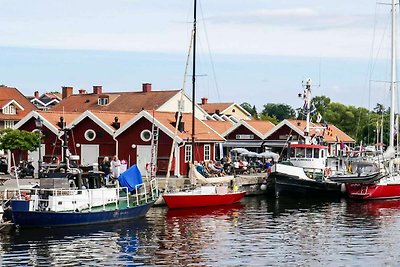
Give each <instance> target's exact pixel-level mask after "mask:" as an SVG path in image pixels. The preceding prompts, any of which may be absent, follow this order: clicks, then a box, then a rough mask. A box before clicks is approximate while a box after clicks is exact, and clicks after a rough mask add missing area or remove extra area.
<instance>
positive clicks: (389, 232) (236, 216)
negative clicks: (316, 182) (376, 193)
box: [0, 197, 400, 266]
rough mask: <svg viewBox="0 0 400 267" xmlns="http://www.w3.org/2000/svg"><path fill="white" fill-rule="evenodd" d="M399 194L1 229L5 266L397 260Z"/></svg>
mask: <svg viewBox="0 0 400 267" xmlns="http://www.w3.org/2000/svg"><path fill="white" fill-rule="evenodd" d="M399 228H400V201H393V200H392V201H376V202H373V201H371V202H354V201H349V200H345V199H333V200H332V199H330V200H326V199H325V200H322V199H307V198H304V199H295V200H294V199H290V198H280V199H278V200H275V199H267V198H265V197H248V198H245V199H244V200H243V201H242V202H241V204H237V205H231V206H222V207H213V208H201V209H193V210H187V209H186V210H168V209H167V208H166V207H157V208H152V209H151V210H150V211H149V213H148V215H147V218H146V219H143V220H139V221H133V222H125V223H118V224H114V225H97V226H91V227H75V228H70V229H42V230H37V229H36V230H24V229H21V230H19V231H16V232H11V233H9V234H6V235H0V238H1V245H0V254H1V255H0V263H1V265H4V266H27V265H29V266H49V265H50V266H68V265H70V266H76V265H83V266H99V265H100V266H135V265H145V266H159V265H162V266H188V265H194V266H321V265H322V266H354V265H356V266H361V265H379V266H380V265H389V266H393V265H398V262H400V257H399V256H398V253H397V251H399V250H400V242H399V240H400V233H399V232H398V229H399Z"/></svg>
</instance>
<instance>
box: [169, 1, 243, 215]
mask: <svg viewBox="0 0 400 267" xmlns="http://www.w3.org/2000/svg"><path fill="white" fill-rule="evenodd" d="M193 6H194V8H193V11H194V12H193V14H194V15H193V18H194V19H193V30H192V33H193V34H192V42H193V66H192V71H193V73H192V135H191V144H192V151H193V152H194V151H195V148H196V146H195V132H196V131H195V110H196V109H195V101H196V68H195V67H196V64H195V63H196V25H197V16H196V8H197V1H196V0H194V5H193ZM180 112H181V111H180V109H179V107H178V116H177V117H178V118H179V117H180ZM176 125H177V126H176V129H177V127H178V123H177V124H176ZM175 134H176V131H175ZM174 142H175V140H174ZM172 152H173V149H171V156H170V161H169V164H168V171H167V181H168V178H169V170H170V166H171V160H172ZM195 154H196V153H193V156H192V159H191V164H190V170H189V177H190V181H191V185H192V188H190V189H188V190H184V191H180V192H164V193H163V195H162V196H163V199H164V201H165V203H166V204H167V206H168V208H170V209H178V208H196V207H210V206H220V205H230V204H233V203H236V202H239V201H240V200H241V199H242V198H243V197H244V196H245V194H246V192H245V191H239V190H238V188H237V187H236V186H233V187H229V186H227V185H202V186H197V183H198V181H199V180H202V181H203V182H204V183H205V184H210V180H207V179H206V178H204V177H203V176H202V175H201V174H200V173H198V172H197V170H196V168H195V162H194V155H195ZM231 181H232V180H231Z"/></svg>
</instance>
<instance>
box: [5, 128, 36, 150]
mask: <svg viewBox="0 0 400 267" xmlns="http://www.w3.org/2000/svg"><path fill="white" fill-rule="evenodd" d="M39 145H40V133H38V132H37V133H36V132H35V133H32V132H27V131H21V130H18V129H17V130H14V129H10V128H7V129H1V130H0V149H4V150H20V151H34V150H36V149H37V148H38V147H39Z"/></svg>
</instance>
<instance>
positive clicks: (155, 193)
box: [150, 179, 159, 200]
mask: <svg viewBox="0 0 400 267" xmlns="http://www.w3.org/2000/svg"><path fill="white" fill-rule="evenodd" d="M150 190H151V198H152V200H156V199H157V198H158V196H159V189H158V181H157V179H152V180H151V181H150Z"/></svg>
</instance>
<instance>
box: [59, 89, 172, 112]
mask: <svg viewBox="0 0 400 267" xmlns="http://www.w3.org/2000/svg"><path fill="white" fill-rule="evenodd" d="M177 93H179V90H168V91H150V92H141V91H140V92H118V93H116V92H112V93H102V94H101V95H102V96H103V95H107V96H109V99H110V102H109V103H108V104H107V105H104V106H101V105H98V98H99V95H98V94H76V95H71V96H69V97H67V98H64V99H63V100H62V101H61V102H60V103H58V104H57V105H56V106H54V107H53V108H52V110H59V111H62V110H64V111H76V112H84V111H86V110H92V111H94V110H101V111H112V112H129V113H139V112H140V111H141V110H153V109H157V107H160V106H161V105H162V104H164V103H165V102H167V101H168V100H169V99H170V98H171V97H173V96H174V95H176V94H177Z"/></svg>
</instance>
